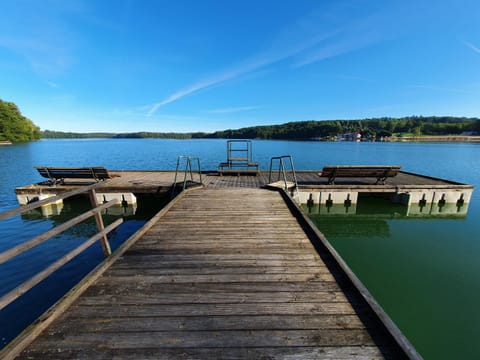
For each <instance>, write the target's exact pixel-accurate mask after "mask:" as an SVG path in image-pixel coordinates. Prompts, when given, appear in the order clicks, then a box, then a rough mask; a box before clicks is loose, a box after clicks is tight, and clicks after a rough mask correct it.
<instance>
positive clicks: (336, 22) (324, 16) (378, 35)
mask: <svg viewBox="0 0 480 360" xmlns="http://www.w3.org/2000/svg"><path fill="white" fill-rule="evenodd" d="M330 10H332V9H330ZM331 13H337V11H330V12H328V11H314V12H312V13H311V14H309V15H308V16H305V17H304V18H301V19H299V20H298V21H297V22H295V23H294V24H291V25H290V26H288V27H286V28H285V29H283V31H281V32H280V33H279V34H278V36H277V38H275V39H274V40H273V41H272V42H271V44H270V46H269V47H268V48H267V50H265V51H263V52H260V53H258V54H256V55H255V56H253V57H251V58H250V59H247V60H246V61H244V62H242V63H240V64H238V65H237V66H236V67H234V68H232V69H229V70H226V71H224V72H222V73H220V74H218V75H215V76H212V77H210V78H206V79H204V80H201V81H199V82H197V83H194V84H192V85H190V86H187V87H185V88H183V89H180V90H178V91H176V92H174V93H173V94H171V95H169V96H168V97H166V98H165V99H163V100H162V101H159V102H157V103H155V104H153V105H152V106H151V108H150V111H148V114H147V116H149V117H150V116H153V115H154V114H155V113H156V112H157V111H158V109H159V108H160V107H162V106H165V105H167V104H170V103H173V102H175V101H177V100H180V99H182V98H184V97H186V96H188V95H191V94H194V93H196V92H199V91H201V90H204V89H207V88H211V87H213V86H216V85H220V84H223V83H225V82H227V81H229V80H232V79H235V78H238V77H240V76H242V75H246V74H248V73H252V72H254V71H256V70H259V69H261V68H264V67H267V66H269V65H273V64H275V63H278V62H280V61H284V60H287V59H289V60H291V62H292V63H293V64H292V65H291V66H292V68H300V67H303V66H306V65H309V64H312V63H315V62H318V61H321V60H324V59H327V58H332V57H335V56H338V55H341V54H346V53H349V52H352V51H355V50H358V49H360V48H364V47H366V46H369V45H371V44H373V43H375V42H378V41H380V40H381V39H382V38H383V37H384V36H385V34H384V32H382V31H379V28H378V27H379V26H380V25H378V24H384V23H385V22H388V21H386V20H385V19H384V18H382V16H383V14H374V15H373V16H371V15H369V14H367V16H363V17H362V16H360V17H359V18H358V19H357V21H350V22H349V23H348V25H345V24H346V22H345V21H344V19H343V17H345V16H342V18H335V19H333V20H332V18H331V17H332V16H331ZM387 17H388V16H387ZM372 24H375V25H372Z"/></svg>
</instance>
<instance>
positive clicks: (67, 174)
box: [35, 166, 111, 180]
mask: <svg viewBox="0 0 480 360" xmlns="http://www.w3.org/2000/svg"><path fill="white" fill-rule="evenodd" d="M35 168H36V169H37V170H38V173H39V174H40V175H41V176H43V177H45V178H47V179H98V180H105V179H110V178H111V176H110V174H109V173H108V170H107V169H106V168H104V167H100V166H97V167H84V168H60V167H46V166H36V167H35Z"/></svg>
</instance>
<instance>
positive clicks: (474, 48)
mask: <svg viewBox="0 0 480 360" xmlns="http://www.w3.org/2000/svg"><path fill="white" fill-rule="evenodd" d="M462 42H463V44H464V45H465V46H467V47H469V48H470V49H472V50H473V51H475V52H476V53H478V54H480V48H478V47H476V46H475V45H473V44H472V43H471V42H468V41H466V40H463V41H462Z"/></svg>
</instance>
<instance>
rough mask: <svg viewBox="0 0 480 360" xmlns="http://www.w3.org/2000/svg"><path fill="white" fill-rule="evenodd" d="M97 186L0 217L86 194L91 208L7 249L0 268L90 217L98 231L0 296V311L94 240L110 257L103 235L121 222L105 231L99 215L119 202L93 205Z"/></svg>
mask: <svg viewBox="0 0 480 360" xmlns="http://www.w3.org/2000/svg"><path fill="white" fill-rule="evenodd" d="M98 185H99V184H94V185H90V186H87V187H83V188H81V189H77V190H73V191H69V192H65V193H63V194H60V195H56V196H52V197H50V198H47V199H44V200H41V201H36V202H34V203H31V204H28V205H25V206H22V207H20V208H16V209H13V210H9V211H6V212H3V213H0V220H3V219H6V218H8V217H12V216H15V215H19V214H22V213H25V212H27V211H30V210H33V209H36V208H38V207H41V206H47V205H49V204H52V203H55V202H58V201H59V200H63V199H66V198H68V197H71V196H74V195H79V194H83V193H87V192H88V195H89V197H90V202H91V204H92V208H93V209H92V210H89V211H87V212H85V213H83V214H81V215H79V216H77V217H75V218H73V219H70V220H68V221H66V222H65V223H63V224H61V225H59V226H57V227H54V228H53V229H51V230H49V231H47V232H44V233H43V234H40V235H38V236H36V237H34V238H33V239H30V240H28V241H26V242H23V243H21V244H19V245H17V246H15V247H13V248H11V249H9V250H6V251H4V252H2V253H0V264H2V263H4V262H6V261H8V260H10V259H12V258H14V257H16V256H18V255H20V254H22V253H24V252H25V251H27V250H28V249H31V248H32V247H34V246H37V245H39V244H41V243H43V242H45V241H47V240H48V239H50V238H51V237H53V236H55V235H58V234H60V233H61V232H63V231H65V230H67V229H69V228H71V227H72V226H74V225H76V224H78V223H80V222H82V221H84V220H86V219H88V218H89V217H92V216H94V217H95V222H96V224H97V229H98V232H97V233H96V234H95V235H94V236H92V237H91V238H90V239H88V240H86V241H85V242H83V243H82V244H81V245H80V246H78V247H77V248H75V249H74V250H72V251H70V252H69V253H68V254H66V255H64V256H63V257H61V258H60V259H58V260H57V261H55V262H54V263H52V264H50V265H49V266H48V267H47V268H45V269H44V270H42V271H41V272H39V273H38V274H36V275H34V276H33V277H31V278H30V279H28V280H26V281H25V282H23V283H22V284H20V285H19V286H17V287H16V288H15V289H13V290H11V291H10V292H8V293H7V294H5V295H3V296H2V297H1V298H0V310H1V309H3V308H4V307H6V306H7V305H8V304H10V303H11V302H13V301H14V300H15V299H17V298H18V297H20V296H21V295H23V294H24V293H26V292H27V291H28V290H30V289H31V288H33V287H34V286H35V285H37V284H38V283H39V282H41V281H42V280H44V279H46V278H47V277H48V276H49V275H50V274H52V273H53V272H54V271H56V270H58V269H59V268H60V267H61V266H63V265H65V264H66V263H67V262H69V261H70V260H72V259H73V258H74V257H75V256H77V255H78V254H80V253H81V252H83V251H84V250H85V249H87V248H88V247H90V246H91V245H92V244H93V243H95V242H97V241H98V240H100V241H101V244H102V249H103V253H104V254H105V256H109V255H110V254H111V250H110V244H109V242H108V238H107V234H108V233H109V232H110V231H112V230H114V229H115V228H116V227H117V226H118V225H120V224H121V223H122V222H123V219H118V220H116V221H114V222H113V223H112V224H110V225H108V226H106V227H105V226H104V224H103V219H102V215H101V211H102V210H104V209H108V208H109V207H111V206H114V205H117V204H120V203H121V200H120V199H114V200H111V201H109V202H107V203H104V204H101V205H99V204H98V202H97V197H96V193H95V188H96V187H97V186H98Z"/></svg>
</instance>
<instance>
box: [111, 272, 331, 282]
mask: <svg viewBox="0 0 480 360" xmlns="http://www.w3.org/2000/svg"><path fill="white" fill-rule="evenodd" d="M107 276H108V281H111V282H119V283H121V282H123V281H129V280H133V281H135V280H136V281H142V282H144V283H149V284H155V283H157V284H158V283H192V282H193V283H219V282H220V283H221V282H231V283H232V282H243V283H254V282H276V281H278V282H284V281H286V282H294V281H298V282H315V281H335V278H334V277H333V276H332V274H330V273H323V274H322V273H320V274H207V275H201V274H200V275H199V274H196V275H144V274H141V273H140V272H136V273H135V272H131V273H130V274H128V275H123V276H115V275H113V274H112V275H110V274H108V275H107Z"/></svg>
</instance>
